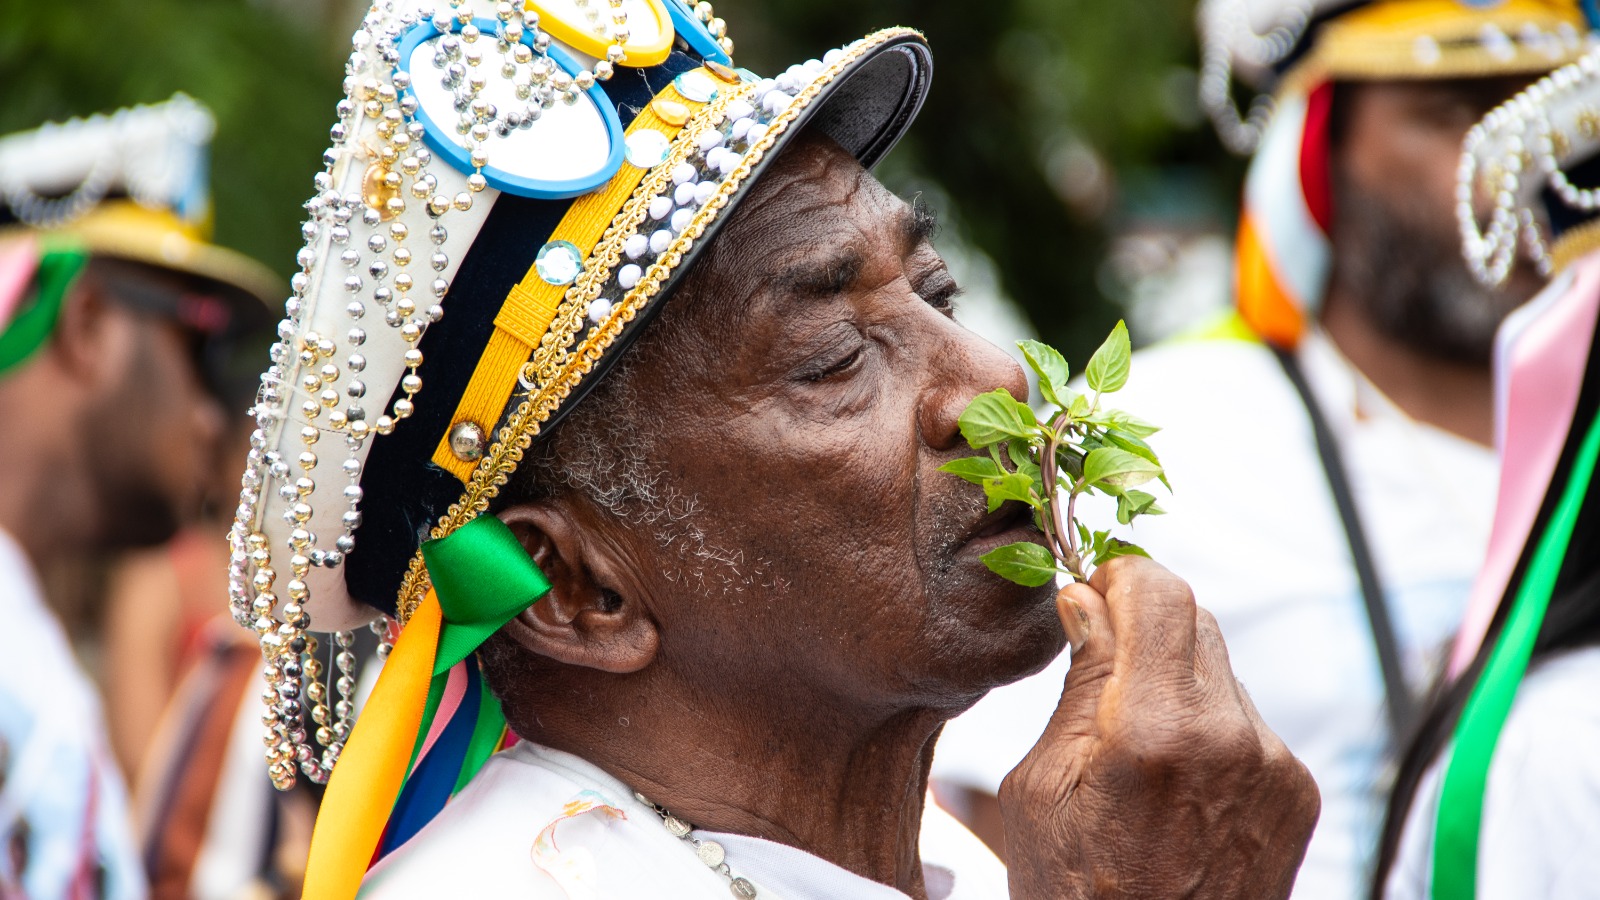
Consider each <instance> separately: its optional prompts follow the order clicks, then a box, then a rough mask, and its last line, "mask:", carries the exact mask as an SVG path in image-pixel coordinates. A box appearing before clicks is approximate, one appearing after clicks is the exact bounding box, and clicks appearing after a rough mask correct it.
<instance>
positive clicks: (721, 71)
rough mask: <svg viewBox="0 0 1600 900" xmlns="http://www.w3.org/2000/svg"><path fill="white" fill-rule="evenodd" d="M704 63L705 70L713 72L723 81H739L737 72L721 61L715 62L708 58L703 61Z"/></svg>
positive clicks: (734, 82)
mask: <svg viewBox="0 0 1600 900" xmlns="http://www.w3.org/2000/svg"><path fill="white" fill-rule="evenodd" d="M704 65H705V67H706V71H707V72H710V73H711V74H713V75H715V76H717V78H719V79H721V80H723V81H726V82H727V83H729V84H738V83H739V73H738V72H735V71H734V70H732V69H730V68H728V67H727V66H725V65H723V64H722V63H719V62H716V61H715V60H709V59H708V60H706V61H705V63H704Z"/></svg>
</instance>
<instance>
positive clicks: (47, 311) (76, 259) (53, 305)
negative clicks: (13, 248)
mask: <svg viewBox="0 0 1600 900" xmlns="http://www.w3.org/2000/svg"><path fill="white" fill-rule="evenodd" d="M88 263H89V252H88V251H87V250H84V249H83V248H81V247H77V246H71V245H68V246H59V247H54V248H50V249H46V250H45V251H44V253H42V254H41V255H40V257H39V268H38V271H37V272H36V273H35V274H34V296H33V300H32V302H30V303H28V304H27V305H26V306H24V307H23V308H22V311H21V312H18V313H17V314H16V315H15V316H14V317H13V318H12V319H11V324H10V325H7V326H5V327H4V329H0V375H4V374H5V373H6V372H7V371H9V370H11V369H12V368H14V367H16V366H18V365H21V364H22V363H23V362H24V361H26V360H27V359H28V357H30V356H32V355H33V354H34V352H35V351H37V350H38V349H39V348H40V347H43V346H44V344H45V341H47V340H49V338H50V335H51V333H52V332H54V331H55V330H56V323H57V322H59V321H60V320H61V305H62V303H63V302H64V301H65V300H66V298H67V292H68V291H69V290H71V288H72V285H73V282H75V281H77V280H78V276H79V275H81V274H83V270H84V267H85V266H87V265H88Z"/></svg>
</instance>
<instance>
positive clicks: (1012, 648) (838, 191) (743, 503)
mask: <svg viewBox="0 0 1600 900" xmlns="http://www.w3.org/2000/svg"><path fill="white" fill-rule="evenodd" d="M929 230H930V223H929V221H928V219H927V217H926V215H924V214H919V213H918V212H916V211H914V210H913V208H912V207H911V206H910V205H908V204H906V203H905V202H903V201H901V200H899V199H897V198H896V197H894V196H893V195H892V194H890V193H889V192H888V191H886V190H885V189H884V188H883V187H882V186H881V185H879V184H878V183H877V181H876V180H874V179H873V178H872V177H871V176H870V175H868V174H867V173H866V172H865V171H863V170H862V168H861V167H860V166H859V165H858V164H857V163H856V162H855V160H854V159H853V158H852V157H850V156H849V155H848V154H847V153H845V152H844V151H843V150H842V149H840V148H839V147H838V146H837V145H835V144H833V143H832V142H829V141H826V140H824V139H814V138H808V139H803V140H801V141H798V142H796V144H795V146H793V147H792V148H791V149H789V150H788V151H787V152H786V153H785V155H784V156H783V157H782V158H781V159H780V160H779V161H778V162H777V163H776V164H775V166H774V169H773V171H771V172H770V173H768V174H767V175H766V176H765V177H764V179H763V180H762V182H761V183H760V184H758V185H757V186H756V187H755V188H754V191H753V194H752V196H750V197H749V198H748V199H747V200H746V202H745V203H744V205H743V206H742V207H741V209H740V211H739V212H738V213H737V214H736V216H735V217H734V219H733V220H732V221H730V222H729V223H728V225H727V226H726V229H725V230H724V232H723V233H722V234H721V235H720V236H719V237H718V239H717V240H716V243H715V244H714V245H713V246H712V247H711V248H710V250H709V252H708V256H707V257H706V258H705V259H703V260H702V261H701V262H699V263H698V264H697V268H696V270H695V272H694V273H693V274H692V275H691V276H690V279H689V281H688V282H687V283H686V284H685V285H684V286H683V289H682V290H680V292H679V293H678V296H677V297H676V298H674V299H673V300H672V301H671V303H672V306H670V307H669V308H668V309H667V311H666V313H665V315H668V316H681V317H683V318H684V319H685V320H686V321H685V322H683V324H684V325H686V326H687V329H686V333H687V334H689V335H690V336H691V337H690V338H689V339H688V340H686V341H682V342H679V343H681V344H685V345H687V346H684V347H683V348H682V351H681V352H675V353H673V354H653V355H652V356H651V357H649V358H647V360H648V361H647V362H646V363H645V365H646V366H647V370H642V371H638V372H637V373H634V374H635V375H636V376H637V378H638V379H639V383H640V384H643V385H646V386H648V388H647V396H648V402H649V403H650V405H651V406H652V407H654V408H655V409H657V410H659V413H658V415H660V416H662V417H663V419H664V420H663V421H661V422H660V423H659V424H658V425H655V426H654V427H655V428H657V429H658V430H657V431H655V432H654V434H653V440H652V441H651V444H652V446H653V447H655V448H656V454H657V459H656V460H655V461H656V462H657V463H659V466H660V469H661V472H662V475H661V479H662V481H663V482H664V483H663V484H661V485H659V487H660V489H661V490H663V491H664V492H666V493H668V494H670V495H672V496H675V497H678V498H680V501H681V502H680V503H679V504H678V508H679V509H680V512H681V518H680V520H679V521H677V522H676V523H673V524H672V525H671V526H670V527H667V526H664V525H663V523H660V522H657V523H656V524H655V525H642V524H638V523H635V524H633V525H631V526H630V525H628V524H625V523H624V524H622V525H621V526H620V527H621V528H622V529H623V530H624V531H625V532H626V534H625V535H623V536H622V539H621V540H620V541H619V543H622V544H624V545H626V546H627V547H628V548H629V550H628V552H629V553H630V554H632V555H633V558H631V559H630V563H632V565H631V566H630V568H631V569H632V570H633V571H635V572H638V573H649V574H648V575H641V576H640V579H641V583H640V584H639V585H638V586H636V587H634V588H633V590H635V591H636V592H637V593H639V594H641V595H642V596H643V599H644V601H645V603H646V604H647V606H648V607H649V610H650V612H651V614H652V616H653V617H654V619H655V620H656V621H657V622H658V623H659V625H660V632H661V654H662V658H671V657H674V656H676V657H677V658H678V660H679V661H680V662H682V663H685V665H681V666H679V667H678V668H680V669H682V670H685V671H690V672H694V673H695V677H696V678H699V679H705V680H706V681H707V682H709V683H711V684H717V683H720V684H724V685H727V686H729V687H738V688H739V689H740V690H745V689H749V688H752V687H753V686H754V684H755V683H757V682H760V683H762V687H761V689H760V691H759V692H758V693H756V694H753V696H763V697H769V698H773V697H782V696H783V695H784V694H785V692H793V693H796V694H799V695H804V696H807V697H809V698H816V697H823V698H838V700H839V701H840V702H839V704H838V705H839V707H840V708H841V709H859V708H861V707H862V706H863V705H866V706H869V707H873V706H880V707H881V708H883V709H903V708H906V706H907V705H913V706H915V705H926V706H930V707H938V708H950V709H957V708H960V707H962V706H964V705H966V704H969V703H971V702H973V701H974V700H976V699H977V697H978V696H980V695H981V693H982V692H983V691H985V690H986V689H988V688H990V687H992V686H994V685H995V684H999V683H1004V682H1006V681H1011V680H1015V679H1016V678H1019V677H1021V676H1022V675H1024V674H1027V673H1028V672H1031V671H1033V670H1036V669H1038V668H1040V667H1042V666H1043V665H1045V664H1046V663H1047V662H1048V661H1049V660H1050V659H1051V658H1053V657H1054V655H1055V654H1056V653H1058V652H1059V651H1060V649H1061V646H1062V636H1061V631H1060V625H1059V623H1058V621H1057V619H1056V614H1055V609H1054V605H1053V602H1052V600H1053V595H1054V590H1053V589H1052V588H1050V587H1045V588H1039V589H1032V590H1030V589H1025V588H1020V587H1017V586H1015V585H1012V584H1010V583H1009V582H1006V581H1004V580H1002V579H1000V578H999V577H997V576H995V575H993V574H991V573H990V572H989V571H988V570H987V569H986V568H985V566H984V565H983V563H982V562H981V561H980V560H979V556H980V555H982V554H983V553H986V552H988V551H989V550H992V549H994V548H995V547H998V546H1001V545H1003V544H1007V543H1012V542H1015V541H1019V540H1030V539H1031V540H1042V538H1041V537H1040V535H1039V533H1038V531H1037V530H1035V529H1034V528H1033V526H1032V525H1031V523H1030V521H1029V519H1028V517H1027V515H1026V511H1025V508H1024V509H1017V510H1013V509H1011V508H1009V507H1004V508H1002V510H1001V511H999V513H997V514H996V515H993V516H989V515H986V512H985V505H984V498H983V495H982V492H981V491H979V490H978V489H977V488H975V487H973V486H970V485H967V484H966V483H964V482H962V481H960V480H959V479H957V478H955V477H953V476H951V475H947V474H944V473H941V472H938V471H937V469H938V467H939V466H940V465H942V464H944V463H946V462H949V461H950V460H952V459H955V458H958V457H961V456H965V455H969V454H970V453H971V452H972V451H971V450H970V449H968V447H967V446H966V444H965V442H964V441H963V439H962V438H961V435H960V432H959V430H958V425H957V419H958V417H959V416H960V414H961V411H962V410H963V408H964V407H965V406H966V404H967V402H968V401H969V400H971V399H972V397H974V396H975V395H977V394H979V393H981V392H983V391H988V390H993V389H995V388H998V387H1004V388H1006V389H1008V390H1010V391H1011V393H1012V394H1013V395H1015V396H1018V397H1024V396H1026V390H1027V385H1026V382H1025V381H1024V379H1023V377H1022V373H1021V371H1020V369H1019V368H1018V367H1017V365H1016V364H1015V363H1014V362H1012V361H1011V359H1010V358H1009V357H1007V356H1006V355H1005V354H1004V353H1002V352H1001V351H1000V350H999V349H997V348H995V347H994V346H992V345H990V344H988V343H987V342H985V341H984V340H982V339H981V338H979V337H977V336H976V335H974V334H973V333H972V332H970V331H968V330H967V329H965V328H963V327H962V326H961V325H959V324H957V323H956V321H955V320H954V319H953V318H952V315H951V312H952V310H951V303H950V301H951V299H952V297H953V295H954V293H955V290H956V288H955V283H954V281H953V280H952V278H951V276H950V273H949V271H948V270H947V269H946V267H945V264H944V262H943V260H941V259H940V257H939V255H938V254H937V253H936V252H935V251H934V249H933V247H932V245H931V244H930V243H929V240H928V237H929V235H928V233H927V232H928V231H929ZM674 324H675V325H676V324H678V323H674ZM661 356H667V357H668V358H656V357H661ZM663 528H666V530H667V531H671V532H673V533H675V534H676V535H677V536H676V537H674V538H672V539H671V540H669V541H665V542H664V541H663V540H662V539H661V538H660V536H659V535H660V534H661V533H662V530H663ZM655 573H659V577H655ZM908 700H909V704H908Z"/></svg>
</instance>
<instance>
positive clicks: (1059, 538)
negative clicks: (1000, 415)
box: [1045, 398, 1098, 581]
mask: <svg viewBox="0 0 1600 900" xmlns="http://www.w3.org/2000/svg"><path fill="white" fill-rule="evenodd" d="M1096 399H1097V400H1098V398H1096ZM1071 427H1072V421H1071V419H1070V418H1068V417H1066V416H1063V417H1062V418H1061V422H1060V424H1059V425H1057V426H1056V427H1054V428H1051V429H1050V430H1049V432H1050V437H1049V438H1047V439H1046V440H1045V456H1046V458H1047V459H1049V461H1050V463H1049V465H1050V497H1049V498H1048V500H1047V502H1048V503H1049V509H1050V515H1049V516H1048V518H1049V520H1050V526H1051V530H1052V531H1054V532H1055V533H1054V534H1052V535H1047V537H1049V538H1050V543H1051V544H1052V550H1053V551H1054V553H1055V554H1056V556H1057V557H1058V558H1059V559H1060V560H1061V562H1062V564H1063V565H1065V566H1066V568H1067V571H1068V573H1070V574H1071V575H1072V577H1073V578H1074V579H1076V580H1078V581H1084V580H1086V579H1085V578H1084V575H1083V557H1082V556H1081V555H1080V554H1079V552H1078V542H1077V540H1076V539H1075V538H1074V537H1073V535H1072V531H1071V525H1072V522H1073V521H1075V519H1074V518H1073V509H1074V506H1075V504H1076V503H1077V499H1078V492H1079V491H1081V490H1082V489H1083V485H1082V481H1081V479H1080V481H1079V482H1078V484H1077V485H1076V486H1074V487H1073V489H1072V491H1071V492H1070V493H1069V494H1068V498H1067V517H1066V519H1065V521H1063V519H1062V518H1061V505H1060V504H1059V503H1058V502H1056V501H1057V493H1056V491H1057V487H1056V479H1057V476H1058V475H1059V473H1060V471H1061V468H1060V463H1059V462H1058V461H1057V459H1056V453H1057V452H1058V451H1059V450H1060V449H1061V443H1062V441H1063V440H1064V439H1065V438H1066V434H1067V432H1068V431H1069V430H1070V429H1071Z"/></svg>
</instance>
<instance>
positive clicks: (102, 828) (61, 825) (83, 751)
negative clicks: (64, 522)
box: [0, 531, 146, 900]
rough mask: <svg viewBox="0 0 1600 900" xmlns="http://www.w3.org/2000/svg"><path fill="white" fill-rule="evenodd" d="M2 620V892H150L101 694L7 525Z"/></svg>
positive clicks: (1, 548) (1, 537) (0, 547)
mask: <svg viewBox="0 0 1600 900" xmlns="http://www.w3.org/2000/svg"><path fill="white" fill-rule="evenodd" d="M0 621H3V622H4V623H5V624H4V627H0V896H3V895H5V894H6V891H7V889H8V888H10V889H15V888H16V887H18V886H20V888H21V891H22V895H23V896H26V897H33V898H39V900H45V898H57V897H63V898H65V897H107V898H139V897H143V896H145V893H146V888H145V884H144V868H143V865H142V864H141V863H140V861H139V857H138V853H137V850H136V848H135V844H134V840H133V828H132V823H131V820H130V819H129V815H128V801H127V794H126V790H125V789H124V787H123V783H122V776H121V774H120V773H119V772H118V771H117V767H116V765H115V764H114V763H113V762H112V758H111V752H110V748H109V744H108V743H107V741H106V731H105V722H104V718H103V716H102V713H101V709H100V699H99V695H98V694H97V693H96V692H95V688H94V685H93V684H91V683H90V681H89V679H88V677H87V676H85V675H84V673H83V670H82V669H81V668H79V666H78V662H77V659H76V658H75V657H74V656H73V655H72V649H71V646H70V645H69V643H68V641H67V635H66V632H64V631H63V630H62V628H61V623H60V622H59V621H58V620H57V619H56V617H55V615H54V614H53V613H52V612H51V611H50V610H49V609H48V608H47V607H46V606H45V603H44V596H43V594H42V592H41V591H40V588H39V583H38V579H37V578H36V577H35V575H34V572H33V567H32V566H31V565H30V564H29V562H28V559H27V557H25V556H23V554H22V549H21V548H20V547H18V546H17V545H16V543H15V542H14V541H13V540H12V539H11V537H10V536H9V535H7V534H6V533H5V532H4V531H0ZM18 857H20V858H21V860H22V862H23V866H22V870H21V871H20V872H18V871H14V869H15V867H16V861H17V858H18Z"/></svg>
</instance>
